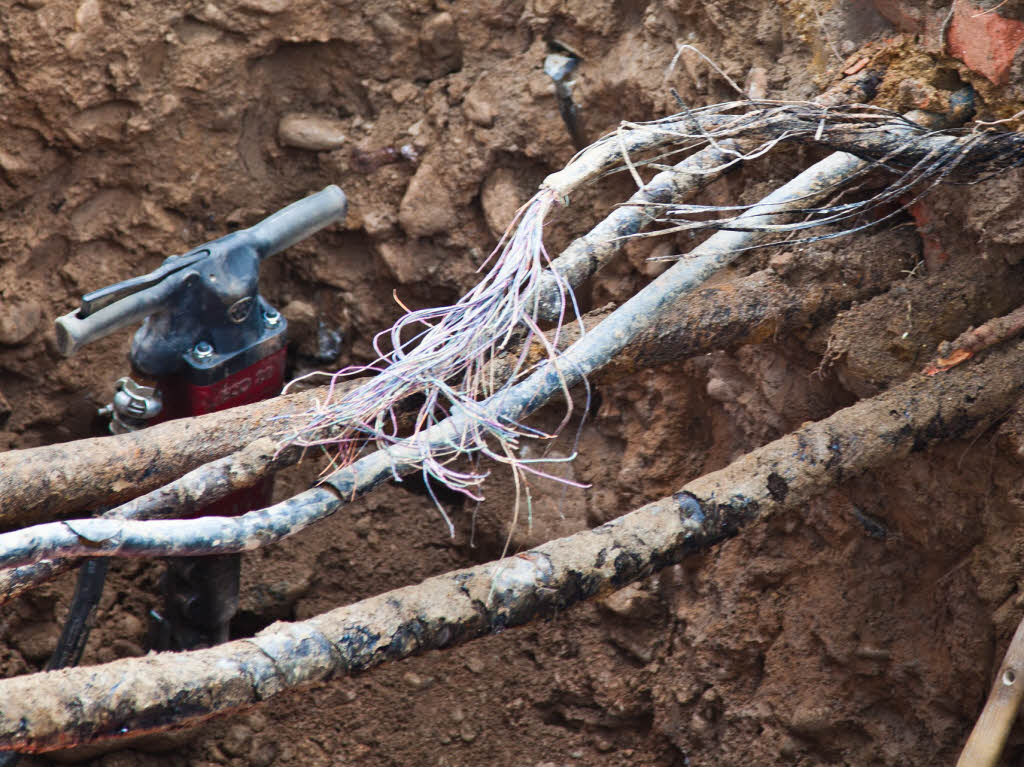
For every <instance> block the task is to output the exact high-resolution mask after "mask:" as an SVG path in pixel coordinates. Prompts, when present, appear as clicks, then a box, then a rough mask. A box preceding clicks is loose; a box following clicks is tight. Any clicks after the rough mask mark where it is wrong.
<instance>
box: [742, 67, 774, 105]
mask: <svg viewBox="0 0 1024 767" xmlns="http://www.w3.org/2000/svg"><path fill="white" fill-rule="evenodd" d="M743 90H744V91H746V94H747V96H748V97H750V98H752V99H754V100H755V101H760V100H762V99H764V98H766V97H767V96H768V70H766V69H765V68H764V67H751V68H750V71H749V72H748V73H747V83H746V87H745V88H744V89H743Z"/></svg>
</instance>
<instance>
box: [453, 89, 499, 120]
mask: <svg viewBox="0 0 1024 767" xmlns="http://www.w3.org/2000/svg"><path fill="white" fill-rule="evenodd" d="M462 113H463V114H464V115H466V119H467V120H469V121H470V122H473V123H476V124H477V125H479V126H480V127H482V128H490V127H491V126H492V125H494V118H495V117H497V116H498V110H497V108H496V107H495V106H494V104H492V103H491V102H490V101H489V100H488V99H487V98H486V97H485V96H484V94H483V92H482V91H481V90H480V89H479V88H471V89H470V91H469V93H467V94H466V98H464V99H463V100H462Z"/></svg>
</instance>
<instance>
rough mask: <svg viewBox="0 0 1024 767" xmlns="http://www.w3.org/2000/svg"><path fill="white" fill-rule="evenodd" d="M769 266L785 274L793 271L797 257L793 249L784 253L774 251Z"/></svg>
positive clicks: (780, 273) (776, 271)
mask: <svg viewBox="0 0 1024 767" xmlns="http://www.w3.org/2000/svg"><path fill="white" fill-rule="evenodd" d="M768 266H769V268H770V269H771V270H772V271H773V272H775V273H776V274H778V275H785V274H787V273H788V272H791V271H793V267H794V266H795V258H794V256H793V253H792V252H791V251H788V250H785V251H783V252H782V253H773V254H772V255H771V257H770V258H769V259H768Z"/></svg>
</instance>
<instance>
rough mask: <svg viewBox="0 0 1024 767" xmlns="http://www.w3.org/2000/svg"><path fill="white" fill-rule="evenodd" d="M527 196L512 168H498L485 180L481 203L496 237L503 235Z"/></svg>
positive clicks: (488, 224)
mask: <svg viewBox="0 0 1024 767" xmlns="http://www.w3.org/2000/svg"><path fill="white" fill-rule="evenodd" d="M525 198H526V195H524V194H523V192H522V191H521V190H520V188H519V183H518V181H517V180H516V174H515V171H513V170H512V169H510V168H497V169H495V170H494V171H493V172H492V173H491V174H490V175H489V176H488V177H487V178H486V179H485V180H484V183H483V186H482V187H481V189H480V205H481V207H482V208H483V210H484V220H486V221H487V226H488V228H489V229H490V230H491V234H493V235H494V236H495V237H500V236H501V235H502V233H503V232H504V231H505V229H507V228H508V225H509V224H511V223H512V219H513V218H514V217H515V214H516V211H517V210H519V206H521V205H522V204H523V203H524V202H525V201H526V199H525Z"/></svg>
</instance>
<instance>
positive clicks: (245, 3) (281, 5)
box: [238, 0, 291, 15]
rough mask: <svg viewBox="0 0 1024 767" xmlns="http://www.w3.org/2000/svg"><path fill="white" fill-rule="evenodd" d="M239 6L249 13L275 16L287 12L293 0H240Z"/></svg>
mask: <svg viewBox="0 0 1024 767" xmlns="http://www.w3.org/2000/svg"><path fill="white" fill-rule="evenodd" d="M238 5H239V6H240V7H242V8H245V9H246V10H248V11H256V12H257V13H266V14H268V15H274V14H277V13H281V12H282V11H285V10H287V8H288V6H289V5H291V0H239V2H238Z"/></svg>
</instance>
